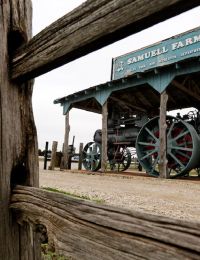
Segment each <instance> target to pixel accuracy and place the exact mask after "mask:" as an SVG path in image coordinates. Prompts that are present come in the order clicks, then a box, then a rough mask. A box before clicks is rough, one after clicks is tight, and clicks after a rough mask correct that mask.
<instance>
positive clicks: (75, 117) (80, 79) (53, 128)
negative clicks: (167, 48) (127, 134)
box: [32, 0, 200, 149]
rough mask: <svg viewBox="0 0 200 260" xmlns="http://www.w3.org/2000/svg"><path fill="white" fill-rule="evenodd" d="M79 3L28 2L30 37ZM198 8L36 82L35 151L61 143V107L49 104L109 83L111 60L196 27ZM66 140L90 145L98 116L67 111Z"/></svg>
mask: <svg viewBox="0 0 200 260" xmlns="http://www.w3.org/2000/svg"><path fill="white" fill-rule="evenodd" d="M82 2H84V1H83V0H54V1H53V0H51V1H49V0H32V3H33V34H34V35H35V34H37V33H38V32H40V31H41V30H42V29H44V28H45V27H46V26H48V25H49V24H51V23H52V22H54V21H55V20H57V19H58V18H60V17H61V16H63V15H65V14H66V13H68V12H69V11H71V10H73V9H74V8H75V7H77V6H78V5H80V4H81V3H82ZM199 17H200V7H197V8H195V9H192V10H190V11H188V12H186V13H183V14H181V15H179V16H176V17H174V18H172V19H169V20H167V21H165V22H163V23H160V24H158V25H156V26H153V27H151V28H149V29H147V30H144V31H141V32H139V33H137V34H134V35H132V36H130V37H127V38H126V39H124V40H121V41H119V42H116V43H114V44H112V45H109V46H107V47H105V48H102V49H100V50H99V51H95V52H93V53H91V54H89V55H87V56H85V57H83V58H80V59H78V60H76V61H73V62H70V63H68V64H67V65H65V66H62V67H60V68H59V69H56V70H53V71H51V72H49V73H46V74H44V75H43V76H40V77H38V78H36V80H35V86H34V92H33V109H34V116H35V122H36V126H37V132H38V142H39V144H38V145H39V148H40V149H44V147H45V142H46V141H49V145H50V148H51V145H52V141H58V143H59V149H61V147H62V143H63V139H64V116H63V114H62V107H61V106H60V105H54V104H53V101H54V100H55V99H57V98H59V97H63V96H66V95H69V94H71V93H74V92H76V91H79V90H82V89H85V88H88V87H92V86H95V85H97V84H100V83H103V82H106V81H109V80H110V73H111V60H112V58H113V57H116V56H119V55H122V54H125V53H127V52H130V51H133V50H137V49H138V48H141V47H145V46H147V45H150V44H153V43H155V42H158V41H160V40H163V39H166V38H169V37H171V36H173V35H176V34H179V33H182V32H185V31H187V30H190V29H192V28H195V27H198V26H200V19H199ZM70 126H71V130H70V139H69V142H70V143H71V142H72V138H73V136H75V146H76V147H78V146H79V143H80V142H83V143H84V144H86V143H87V142H89V141H92V139H93V134H94V131H95V130H96V129H99V128H101V116H100V115H97V114H94V113H89V112H86V111H82V110H78V109H72V110H71V111H70Z"/></svg>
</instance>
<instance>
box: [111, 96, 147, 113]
mask: <svg viewBox="0 0 200 260" xmlns="http://www.w3.org/2000/svg"><path fill="white" fill-rule="evenodd" d="M132 98H133V97H132ZM110 99H111V100H114V101H115V102H118V103H119V105H120V106H121V107H123V108H127V109H129V110H136V111H140V112H147V110H146V109H144V108H142V107H139V106H135V105H134V104H133V103H128V101H123V100H121V99H120V98H117V97H113V96H111V97H110Z"/></svg>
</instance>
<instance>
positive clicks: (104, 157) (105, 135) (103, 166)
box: [101, 101, 108, 172]
mask: <svg viewBox="0 0 200 260" xmlns="http://www.w3.org/2000/svg"><path fill="white" fill-rule="evenodd" d="M107 122H108V106H107V101H106V102H105V103H104V105H103V106H102V147H101V171H102V172H105V171H106V164H107V151H108V144H107V143H108V129H107V127H108V123H107Z"/></svg>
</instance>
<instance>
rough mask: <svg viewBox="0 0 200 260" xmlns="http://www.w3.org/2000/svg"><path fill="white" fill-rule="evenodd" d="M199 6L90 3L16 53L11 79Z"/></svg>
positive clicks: (127, 0) (126, 0)
mask: <svg viewBox="0 0 200 260" xmlns="http://www.w3.org/2000/svg"><path fill="white" fill-rule="evenodd" d="M198 5H199V0H190V1H186V0H168V1H160V0H151V1H149V0H88V1H86V2H85V3H83V4H82V5H81V6H79V7H77V8H76V9H75V10H73V11H72V12H70V13H69V14H67V15H65V16H63V17H62V18H60V19H59V20H57V21H56V22H54V23H53V24H51V25H50V26H48V27H47V28H45V29H44V30H43V31H41V32H40V33H39V34H37V35H36V36H35V37H34V38H33V39H32V40H31V41H30V42H29V43H28V44H26V45H25V46H24V47H23V48H20V49H19V50H18V51H17V52H16V53H15V55H14V57H13V59H12V62H11V78H12V79H19V78H20V79H21V80H27V79H31V78H34V77H36V76H39V75H41V74H44V73H46V72H48V71H50V70H52V69H55V68H57V67H59V66H62V65H63V64H66V63H68V62H70V61H72V60H74V59H77V58H79V57H82V56H83V55H86V54H88V53H90V52H92V51H95V50H97V49H100V48H102V47H104V46H106V45H108V44H110V43H113V42H115V41H117V40H120V39H122V38H124V37H126V36H128V35H131V34H133V33H136V32H138V31H141V30H143V29H146V28H148V27H150V26H152V25H154V24H157V23H159V22H161V21H164V20H165V19H167V18H170V17H173V16H174V15H177V14H180V13H181V12H184V11H186V10H189V9H191V8H193V7H196V6H198Z"/></svg>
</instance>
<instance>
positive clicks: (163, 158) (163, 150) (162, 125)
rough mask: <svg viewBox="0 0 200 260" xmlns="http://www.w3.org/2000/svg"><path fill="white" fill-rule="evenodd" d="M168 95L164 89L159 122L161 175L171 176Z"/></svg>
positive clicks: (161, 97)
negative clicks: (168, 161)
mask: <svg viewBox="0 0 200 260" xmlns="http://www.w3.org/2000/svg"><path fill="white" fill-rule="evenodd" d="M167 100H168V95H167V93H166V91H163V92H162V93H161V95H160V122H159V133H160V134H159V139H160V150H159V177H160V178H165V179H167V178H169V175H168V171H167V136H166V130H167V124H166V111H167Z"/></svg>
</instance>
